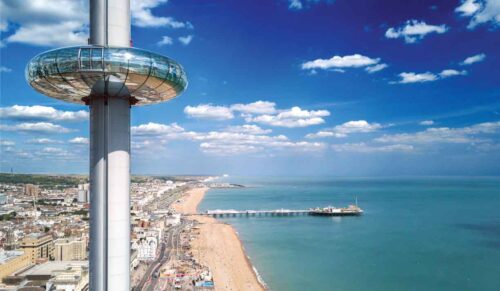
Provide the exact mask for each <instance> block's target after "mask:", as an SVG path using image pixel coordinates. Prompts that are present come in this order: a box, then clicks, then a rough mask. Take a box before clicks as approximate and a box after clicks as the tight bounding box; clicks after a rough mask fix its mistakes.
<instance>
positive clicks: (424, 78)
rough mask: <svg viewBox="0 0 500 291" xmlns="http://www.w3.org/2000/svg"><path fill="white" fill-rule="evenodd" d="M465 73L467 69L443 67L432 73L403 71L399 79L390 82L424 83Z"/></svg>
mask: <svg viewBox="0 0 500 291" xmlns="http://www.w3.org/2000/svg"><path fill="white" fill-rule="evenodd" d="M464 75H467V71H465V70H462V71H457V70H453V69H445V70H442V71H441V72H440V73H437V74H434V73H431V72H425V73H413V72H403V73H400V74H399V77H400V80H399V81H391V82H389V83H390V84H397V83H399V84H410V83H425V82H433V81H437V80H439V79H445V78H449V77H454V76H464Z"/></svg>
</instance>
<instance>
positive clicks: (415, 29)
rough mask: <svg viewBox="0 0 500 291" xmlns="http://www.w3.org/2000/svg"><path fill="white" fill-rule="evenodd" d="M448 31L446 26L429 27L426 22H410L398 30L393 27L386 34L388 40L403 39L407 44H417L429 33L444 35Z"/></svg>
mask: <svg viewBox="0 0 500 291" xmlns="http://www.w3.org/2000/svg"><path fill="white" fill-rule="evenodd" d="M446 31H448V27H446V25H444V24H442V25H429V24H427V23H425V22H424V21H418V20H408V21H406V23H405V24H404V25H403V26H401V27H398V28H394V27H391V28H389V29H388V30H387V31H386V32H385V37H387V38H403V39H404V40H405V42H406V43H415V42H416V41H417V40H420V39H423V38H424V37H425V36H426V35H427V34H429V33H437V34H442V33H445V32H446Z"/></svg>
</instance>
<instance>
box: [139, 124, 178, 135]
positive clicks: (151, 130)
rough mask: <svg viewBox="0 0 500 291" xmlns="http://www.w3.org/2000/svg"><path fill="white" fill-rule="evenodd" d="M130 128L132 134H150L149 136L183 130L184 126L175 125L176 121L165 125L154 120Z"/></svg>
mask: <svg viewBox="0 0 500 291" xmlns="http://www.w3.org/2000/svg"><path fill="white" fill-rule="evenodd" d="M130 130H131V132H132V134H133V135H150V136H158V135H168V134H171V133H180V132H184V128H182V127H181V126H179V125H177V123H172V124H170V125H166V124H161V123H154V122H149V123H147V124H141V125H138V126H132V127H131V129H130Z"/></svg>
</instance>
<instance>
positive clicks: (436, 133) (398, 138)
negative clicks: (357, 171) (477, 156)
mask: <svg viewBox="0 0 500 291" xmlns="http://www.w3.org/2000/svg"><path fill="white" fill-rule="evenodd" d="M499 131H500V121H496V122H485V123H479V124H475V125H472V126H467V127H461V128H449V127H433V128H427V129H426V130H424V131H419V132H416V133H400V134H387V135H383V136H381V137H379V138H376V139H375V141H377V142H382V143H404V144H408V143H409V144H415V143H419V144H430V143H474V142H480V141H481V139H480V137H479V136H480V135H484V134H494V133H498V132H499Z"/></svg>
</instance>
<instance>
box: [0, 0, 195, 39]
mask: <svg viewBox="0 0 500 291" xmlns="http://www.w3.org/2000/svg"><path fill="white" fill-rule="evenodd" d="M166 2H167V0H132V1H131V4H130V10H131V14H132V24H133V25H135V26H138V27H170V28H192V25H191V24H190V23H189V22H180V21H176V20H175V19H173V18H172V17H163V16H155V15H153V13H152V9H154V8H157V7H159V6H160V5H162V4H164V3H166ZM88 9H89V7H88V1H87V0H36V1H33V0H17V1H10V0H0V19H1V21H0V30H1V31H2V32H5V33H9V32H10V31H9V29H12V28H14V29H15V30H14V31H13V32H12V33H10V35H9V36H7V37H6V38H5V41H6V42H7V43H9V42H18V43H25V44H31V45H39V46H53V47H58V46H72V45H85V44H87V39H88V33H89V31H88ZM11 23H12V24H14V25H10V24H11Z"/></svg>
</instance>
